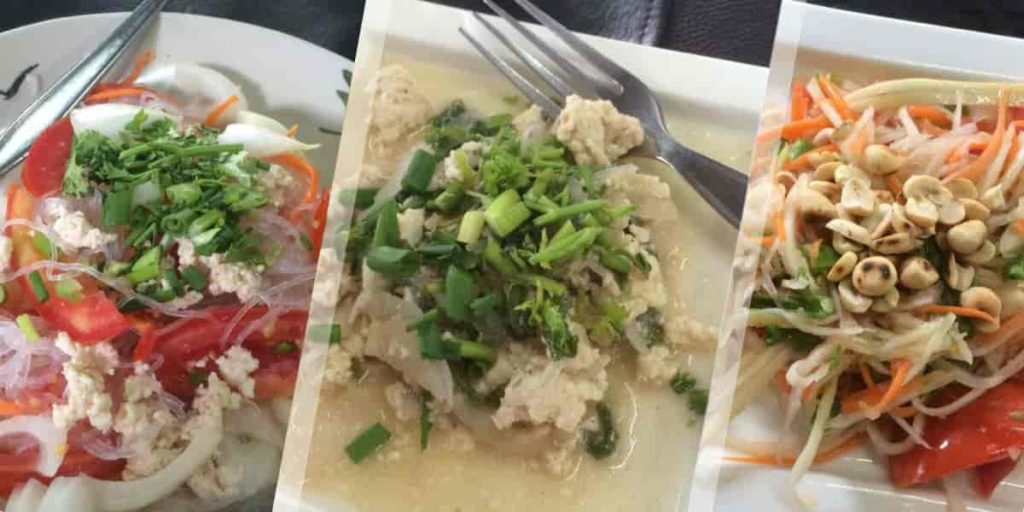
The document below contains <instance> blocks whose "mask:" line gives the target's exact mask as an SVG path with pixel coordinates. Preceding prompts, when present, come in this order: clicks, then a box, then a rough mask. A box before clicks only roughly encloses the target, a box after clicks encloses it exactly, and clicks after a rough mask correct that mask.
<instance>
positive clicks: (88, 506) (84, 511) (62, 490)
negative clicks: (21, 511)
mask: <svg viewBox="0 0 1024 512" xmlns="http://www.w3.org/2000/svg"><path fill="white" fill-rule="evenodd" d="M97 501H98V500H97V496H96V488H95V487H93V485H92V481H91V480H90V479H89V478H83V477H77V476H72V477H67V476H60V477H57V478H56V479H55V480H54V481H53V482H50V487H49V489H47V490H46V494H45V495H44V496H43V499H42V501H40V502H39V508H37V509H36V512H66V511H68V510H74V511H75V512H105V511H103V510H102V509H100V508H99V507H98V506H97V505H98V503H97Z"/></svg>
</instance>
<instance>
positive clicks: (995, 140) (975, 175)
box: [943, 87, 1009, 182]
mask: <svg viewBox="0 0 1024 512" xmlns="http://www.w3.org/2000/svg"><path fill="white" fill-rule="evenodd" d="M1008 99H1009V93H1008V92H1007V90H1006V87H1003V88H1001V89H999V118H998V121H997V122H996V127H995V130H994V132H993V133H992V139H991V140H990V141H989V143H988V147H986V148H985V151H984V152H982V153H981V155H980V156H978V158H976V159H975V160H974V161H973V162H971V163H969V164H967V165H966V166H964V167H963V168H962V169H960V170H958V171H956V172H954V173H951V174H950V175H948V176H946V177H945V178H944V179H943V181H946V182H949V181H950V180H952V179H954V178H967V179H969V180H971V181H978V179H980V178H981V177H982V175H984V174H985V170H986V169H988V166H989V164H990V163H992V160H995V158H996V153H998V152H999V146H1001V145H1002V144H1003V137H1004V136H1005V135H1006V103H1007V101H1008Z"/></svg>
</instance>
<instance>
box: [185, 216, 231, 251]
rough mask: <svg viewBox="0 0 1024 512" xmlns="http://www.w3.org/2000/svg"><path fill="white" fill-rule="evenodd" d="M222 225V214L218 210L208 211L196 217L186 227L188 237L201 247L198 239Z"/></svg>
mask: <svg viewBox="0 0 1024 512" xmlns="http://www.w3.org/2000/svg"><path fill="white" fill-rule="evenodd" d="M222 225H224V213H223V212H220V211H218V210H208V211H207V212H206V213H204V214H202V215H200V216H198V217H196V218H195V219H193V220H192V223H191V224H189V226H188V236H189V237H190V238H192V241H193V242H195V243H196V244H197V245H202V244H201V243H200V242H199V241H197V239H198V238H200V237H201V235H203V234H204V233H208V232H210V230H211V229H213V228H215V227H219V226H222Z"/></svg>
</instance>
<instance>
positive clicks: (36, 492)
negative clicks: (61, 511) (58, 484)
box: [7, 478, 46, 512]
mask: <svg viewBox="0 0 1024 512" xmlns="http://www.w3.org/2000/svg"><path fill="white" fill-rule="evenodd" d="M45 494H46V486H45V485H43V484H41V483H39V480H36V479H34V478H33V479H31V480H29V481H28V482H25V483H24V484H22V485H21V486H20V487H18V488H17V489H14V492H12V493H11V497H10V498H9V499H8V500H7V512H36V511H37V510H38V509H39V504H40V503H41V502H42V501H43V496H44V495H45Z"/></svg>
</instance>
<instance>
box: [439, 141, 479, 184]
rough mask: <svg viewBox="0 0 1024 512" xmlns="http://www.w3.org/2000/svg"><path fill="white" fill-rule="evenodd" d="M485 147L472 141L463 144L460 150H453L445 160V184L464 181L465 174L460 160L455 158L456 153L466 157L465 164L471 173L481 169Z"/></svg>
mask: <svg viewBox="0 0 1024 512" xmlns="http://www.w3.org/2000/svg"><path fill="white" fill-rule="evenodd" d="M484 150H485V146H484V144H483V143H482V142H479V141H475V140H471V141H469V142H465V143H463V144H462V145H461V146H459V147H458V149H455V150H452V152H451V153H449V154H448V156H447V157H445V159H444V173H443V175H444V180H443V181H444V182H445V183H448V182H452V181H464V178H465V176H464V174H463V171H462V168H461V166H460V165H459V158H458V157H456V156H455V154H456V152H458V153H459V154H461V155H463V156H465V164H466V166H467V167H468V168H469V170H470V171H475V170H476V169H477V168H478V167H480V162H481V161H482V160H483V154H484Z"/></svg>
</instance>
